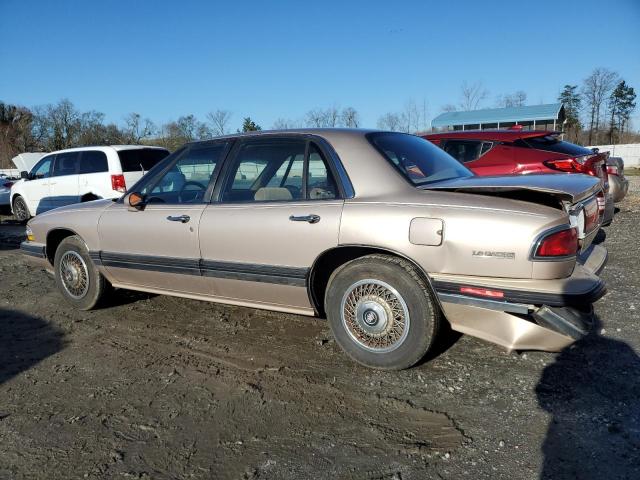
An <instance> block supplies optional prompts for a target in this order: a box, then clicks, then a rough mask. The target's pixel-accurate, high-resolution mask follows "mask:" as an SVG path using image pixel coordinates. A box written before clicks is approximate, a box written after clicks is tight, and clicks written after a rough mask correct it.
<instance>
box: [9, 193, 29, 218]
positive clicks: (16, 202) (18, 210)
mask: <svg viewBox="0 0 640 480" xmlns="http://www.w3.org/2000/svg"><path fill="white" fill-rule="evenodd" d="M13 216H14V217H15V218H16V220H18V221H19V222H21V223H25V222H26V221H27V220H29V219H30V218H31V213H30V212H29V207H27V202H25V200H24V198H22V197H21V196H20V195H16V197H15V198H14V199H13Z"/></svg>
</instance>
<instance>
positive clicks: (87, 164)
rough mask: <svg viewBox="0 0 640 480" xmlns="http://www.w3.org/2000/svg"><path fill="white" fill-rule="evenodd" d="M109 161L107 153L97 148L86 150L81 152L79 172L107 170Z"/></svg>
mask: <svg viewBox="0 0 640 480" xmlns="http://www.w3.org/2000/svg"><path fill="white" fill-rule="evenodd" d="M108 171H109V163H108V161H107V155H106V154H105V153H104V152H101V151H99V150H87V151H86V152H82V158H81V159H80V173H99V172H108Z"/></svg>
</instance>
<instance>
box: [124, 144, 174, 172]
mask: <svg viewBox="0 0 640 480" xmlns="http://www.w3.org/2000/svg"><path fill="white" fill-rule="evenodd" d="M168 155H169V152H168V151H167V150H164V149H161V148H135V149H131V150H120V151H118V157H120V165H121V166H122V171H123V172H147V171H149V170H151V169H152V168H153V167H154V166H155V165H156V164H157V163H158V162H160V161H161V160H163V159H164V158H165V157H167V156H168Z"/></svg>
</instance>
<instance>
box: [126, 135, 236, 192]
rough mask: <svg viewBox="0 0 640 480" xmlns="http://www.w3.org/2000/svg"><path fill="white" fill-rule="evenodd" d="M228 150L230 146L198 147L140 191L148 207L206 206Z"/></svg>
mask: <svg viewBox="0 0 640 480" xmlns="http://www.w3.org/2000/svg"><path fill="white" fill-rule="evenodd" d="M227 146H228V144H227V143H226V142H220V143H215V144H203V145H194V146H192V147H191V148H189V149H187V150H185V151H184V152H183V153H182V154H181V155H180V156H179V157H178V160H177V161H176V162H175V163H174V164H173V165H172V166H171V168H169V170H167V171H165V172H163V173H162V175H159V176H155V178H152V179H150V182H149V183H147V184H146V185H143V186H142V188H140V186H138V187H137V188H139V191H140V193H141V194H142V195H143V196H145V197H146V201H147V203H202V202H203V201H205V193H206V191H207V189H208V187H209V183H210V182H211V180H212V177H213V175H214V173H215V172H216V171H217V167H218V165H219V164H220V161H221V160H222V159H223V158H224V155H225V153H226V150H227Z"/></svg>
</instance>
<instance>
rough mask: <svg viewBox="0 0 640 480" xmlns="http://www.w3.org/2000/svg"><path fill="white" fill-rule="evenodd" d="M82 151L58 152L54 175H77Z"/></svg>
mask: <svg viewBox="0 0 640 480" xmlns="http://www.w3.org/2000/svg"><path fill="white" fill-rule="evenodd" d="M79 160H80V152H66V153H58V154H57V155H56V161H55V163H54V165H53V176H54V177H61V176H63V175H75V174H76V173H78V163H79Z"/></svg>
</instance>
